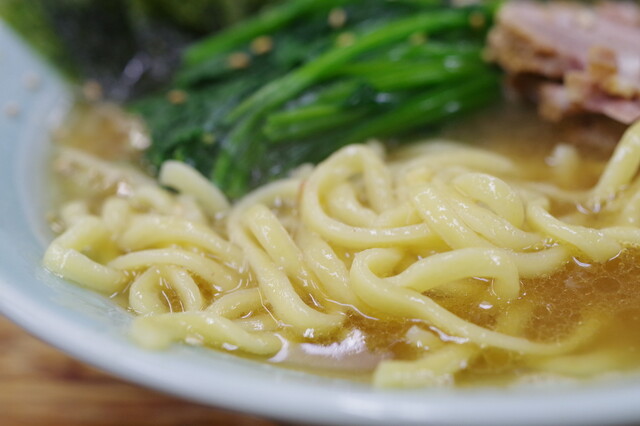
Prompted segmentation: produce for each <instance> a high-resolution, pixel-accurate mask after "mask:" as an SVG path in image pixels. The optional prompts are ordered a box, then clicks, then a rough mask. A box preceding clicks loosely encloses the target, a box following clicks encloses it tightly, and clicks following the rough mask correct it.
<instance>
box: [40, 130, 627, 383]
mask: <svg viewBox="0 0 640 426" xmlns="http://www.w3.org/2000/svg"><path fill="white" fill-rule="evenodd" d="M63 156H66V157H70V158H71V159H70V160H68V161H73V162H74V163H77V164H78V166H77V167H79V168H80V169H82V170H84V169H90V168H91V167H94V165H98V167H97V168H96V169H95V172H97V173H99V174H102V175H104V176H103V179H105V180H109V181H112V180H113V179H114V176H121V179H126V180H127V181H128V182H129V185H130V186H131V190H130V191H128V192H125V193H116V194H114V195H111V196H108V197H106V198H105V199H104V200H103V201H102V202H101V203H100V205H99V207H98V208H93V207H91V208H90V207H89V206H88V205H87V204H86V203H84V202H82V201H74V202H71V203H69V204H67V205H66V206H64V207H63V208H62V209H61V211H60V217H61V219H62V222H63V224H64V226H65V227H66V230H65V231H64V232H63V233H62V234H61V235H60V236H58V237H57V238H56V239H55V240H54V241H53V242H52V243H51V245H50V246H49V248H48V249H47V251H46V253H45V257H44V264H45V266H46V267H47V268H48V269H49V270H51V271H52V272H54V273H56V274H58V275H60V276H62V277H64V278H66V279H69V280H71V281H74V282H77V283H79V284H81V285H83V286H86V287H88V288H91V289H94V290H97V291H100V292H103V293H105V294H113V293H118V292H121V293H122V294H125V295H126V296H127V300H128V303H127V307H128V308H130V309H131V310H132V311H133V312H134V313H135V314H136V315H137V317H136V319H135V321H134V325H133V330H132V336H133V338H134V340H136V341H137V342H139V343H140V344H141V345H143V346H145V347H152V348H161V347H165V346H167V345H168V344H170V343H171V342H174V341H187V342H189V343H192V344H195V343H197V344H206V345H211V346H215V347H218V348H223V349H226V350H238V351H241V352H245V353H249V354H254V355H260V356H267V355H274V354H276V353H278V352H279V351H280V350H282V348H283V342H285V341H298V342H305V341H307V342H308V341H323V342H339V341H340V339H341V336H343V335H344V333H343V332H342V330H343V329H344V327H345V324H346V323H347V322H349V321H353V318H354V316H355V317H358V316H359V317H361V318H374V319H375V320H376V321H383V322H384V321H387V322H392V321H409V323H410V324H411V327H409V328H408V329H406V330H405V331H404V332H403V333H404V338H403V339H404V341H405V344H406V345H408V346H409V347H411V348H412V349H411V350H412V351H413V353H414V354H416V355H415V356H413V357H407V358H406V359H402V358H398V359H392V360H385V361H382V362H379V363H378V367H377V368H376V370H375V372H374V374H373V376H372V377H373V379H372V380H373V383H374V384H375V385H376V386H383V387H388V386H392V387H412V386H429V385H436V384H446V383H453V382H455V380H456V379H455V378H456V375H457V374H460V372H462V371H464V370H466V369H467V368H468V366H469V365H470V364H472V363H474V362H478V361H477V360H478V359H480V355H482V354H485V353H486V354H487V357H489V355H488V354H489V353H490V352H487V351H491V350H493V351H506V352H508V353H513V354H517V356H518V357H521V358H522V359H523V365H526V366H527V368H530V369H532V370H536V371H553V372H556V373H560V374H574V375H579V376H589V375H590V374H592V373H594V372H596V371H599V370H601V369H605V368H613V367H612V366H615V365H616V359H617V358H616V357H618V355H616V354H615V353H613V352H612V351H611V350H608V349H607V350H601V351H599V352H593V353H587V354H581V353H579V352H576V351H579V350H580V349H581V348H585V347H586V346H588V345H589V343H590V342H592V341H594V339H595V338H596V336H597V335H598V334H599V333H601V332H602V330H603V329H604V328H605V327H606V321H605V320H604V319H603V317H602V316H601V315H591V316H590V315H588V313H583V314H584V315H583V317H582V319H581V320H580V321H576V322H575V326H574V327H573V328H572V329H571V330H569V332H568V333H566V334H565V335H564V337H563V338H556V339H555V340H553V341H539V340H536V339H534V338H532V337H531V333H530V332H529V331H527V330H529V329H530V328H531V327H532V324H533V321H534V313H533V311H534V307H533V306H531V305H530V304H527V303H525V302H523V301H522V300H524V299H523V298H522V296H523V284H522V283H523V280H527V279H535V278H538V277H546V276H550V275H552V274H554V273H556V272H557V271H559V270H561V269H562V268H564V267H565V265H567V264H568V263H569V262H571V261H572V258H574V257H577V258H579V259H580V261H581V262H591V263H593V264H597V263H606V262H608V261H609V260H610V259H613V258H615V257H616V256H618V255H619V254H620V253H621V252H623V251H624V250H625V249H626V248H627V247H639V246H640V229H639V228H637V227H636V223H637V220H638V217H639V216H638V204H639V201H638V200H640V196H639V195H638V194H640V191H638V189H639V188H640V182H638V181H636V180H635V179H636V178H635V176H636V174H637V171H638V167H639V165H640V124H635V125H634V126H632V127H631V128H629V130H628V131H627V133H626V134H625V136H624V138H623V139H622V140H621V142H620V144H619V145H618V147H617V149H616V152H615V153H614V155H613V157H612V158H611V160H610V161H609V163H608V165H607V166H606V168H605V169H604V172H603V173H602V175H601V177H600V180H599V181H598V182H597V184H596V185H595V186H594V187H593V188H592V189H590V190H584V189H567V188H566V185H567V183H568V182H571V180H572V177H573V176H574V175H575V174H577V173H579V172H580V162H581V158H580V155H579V153H578V152H577V151H576V150H575V149H573V148H570V147H567V146H559V147H557V148H556V149H555V151H554V152H553V154H552V156H551V157H550V161H549V162H550V164H551V166H550V167H555V168H553V170H554V172H553V173H550V175H551V182H540V181H532V180H531V179H530V178H529V177H528V176H527V175H526V173H525V172H523V171H522V170H520V169H519V168H518V166H517V164H515V163H514V161H512V160H511V159H509V158H507V157H505V156H501V155H499V154H496V153H492V152H487V151H483V150H481V149H479V148H472V147H467V146H463V145H457V144H454V143H450V142H434V143H432V144H425V145H417V146H415V147H411V148H408V149H407V150H405V152H404V153H402V152H400V153H398V155H396V157H395V159H393V158H392V159H387V160H385V158H383V157H384V153H383V152H382V151H381V150H380V149H379V148H377V147H371V146H366V145H354V146H348V147H346V148H343V149H341V150H340V151H338V152H336V153H334V154H333V155H332V156H331V157H330V158H328V159H327V160H326V161H324V162H323V163H322V164H320V165H318V166H317V167H315V168H314V169H312V170H311V172H310V173H308V174H305V175H304V176H299V177H295V178H290V179H287V180H282V181H279V182H274V183H272V184H269V185H267V186H265V187H263V188H261V189H258V190H256V191H254V192H253V193H252V194H250V195H248V196H247V197H245V198H244V199H242V200H240V201H239V202H238V203H236V204H235V205H233V206H231V205H229V203H228V201H227V200H226V198H225V197H224V196H223V195H222V194H221V193H220V191H219V190H217V189H216V188H214V187H212V186H211V185H210V184H209V183H208V182H207V181H206V180H205V179H204V178H203V177H202V176H200V175H198V174H197V173H196V172H195V171H194V170H193V169H191V168H189V167H188V166H186V165H184V164H181V163H176V162H168V163H166V164H165V165H164V166H163V168H162V170H161V172H160V182H159V184H151V183H150V182H149V181H148V180H146V179H143V178H140V177H138V176H137V175H136V174H135V173H132V172H129V171H126V172H125V171H123V170H124V169H122V170H121V169H113V170H111V169H110V167H111V166H109V165H108V164H107V163H104V162H100V160H97V159H92V158H89V156H87V155H86V154H79V153H76V152H64V153H63ZM160 184H163V185H166V186H169V187H171V188H172V189H174V190H176V191H177V193H172V192H169V191H167V190H165V189H163V188H162V187H161V186H160ZM557 205H572V206H575V205H579V206H583V207H584V206H586V207H588V208H590V209H592V211H593V213H592V214H593V215H596V214H599V215H600V216H597V218H596V219H594V220H593V221H591V222H590V223H589V224H588V225H587V224H586V223H587V222H586V221H584V223H585V224H577V223H572V222H569V221H567V220H565V217H566V218H571V217H577V216H575V215H574V216H571V213H569V214H567V215H566V216H560V215H558V214H556V213H555V212H554V208H555V207H554V206H557ZM603 215H604V216H603ZM602 218H604V219H602ZM605 219H606V221H605ZM598 220H600V221H601V223H603V224H605V225H604V226H598V225H597V223H598ZM594 224H595V225H596V226H594ZM478 297H479V298H482V300H485V301H486V303H487V304H490V305H491V306H493V305H496V306H500V310H499V312H500V313H499V314H495V313H494V314H490V313H487V314H486V315H487V316H488V317H489V318H490V319H488V320H486V321H484V322H483V323H482V324H480V323H476V322H474V321H472V320H471V319H469V318H465V317H463V316H461V315H459V314H456V313H455V312H454V311H452V310H451V309H449V308H448V307H447V306H445V305H446V303H453V302H451V300H476V298H478ZM447 301H449V302H447ZM445 302H446V303H445ZM452 306H453V305H452ZM496 312H497V311H496ZM194 342H195V343H194ZM593 360H596V361H597V362H596V361H593Z"/></svg>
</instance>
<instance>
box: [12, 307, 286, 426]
mask: <svg viewBox="0 0 640 426" xmlns="http://www.w3.org/2000/svg"><path fill="white" fill-rule="evenodd" d="M205 424H207V425H208V424H212V425H241V426H242V425H244V426H277V425H279V424H280V423H276V422H273V421H270V420H265V419H260V418H256V417H252V416H247V415H245V414H238V413H231V412H228V411H224V410H218V409H211V408H208V407H203V406H200V405H196V404H192V403H189V402H185V401H181V400H179V399H176V398H173V397H169V396H166V395H162V394H160V393H158V392H154V391H150V390H147V389H143V388H140V387H138V386H135V385H131V384H128V383H126V382H123V381H121V380H119V379H116V378H113V377H111V376H109V375H108V374H106V373H102V372H100V371H98V370H96V369H94V368H92V367H89V366H87V365H85V364H83V363H81V362H78V361H75V360H73V359H72V358H70V357H68V356H67V355H65V354H63V353H62V352H60V351H58V350H57V349H54V348H52V347H50V346H48V345H46V344H45V343H42V342H40V341H39V340H37V339H35V338H33V337H31V336H30V335H28V334H27V333H26V332H24V331H22V330H21V329H20V328H18V327H17V326H15V325H14V324H12V323H11V322H9V321H8V320H7V319H5V318H2V317H0V425H3V426H13V425H20V426H22V425H25V426H27V425H38V426H40V425H65V426H75V425H83V426H84V425H118V426H120V425H154V426H156V425H161V426H163V425H205Z"/></svg>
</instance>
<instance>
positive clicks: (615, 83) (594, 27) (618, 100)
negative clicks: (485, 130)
mask: <svg viewBox="0 0 640 426" xmlns="http://www.w3.org/2000/svg"><path fill="white" fill-rule="evenodd" d="M639 23H640V6H638V5H637V4H635V3H631V2H610V3H603V4H601V5H599V6H597V7H591V6H588V5H585V4H581V3H566V2H549V3H538V2H532V1H513V2H509V3H507V4H505V5H504V6H503V8H502V9H501V11H500V13H499V15H498V19H497V25H496V27H495V28H494V29H493V30H492V32H491V33H490V35H489V57H490V58H491V59H493V60H494V61H495V62H497V63H499V64H500V65H501V66H502V67H503V68H504V69H505V70H506V71H507V73H508V74H510V75H512V76H513V75H518V74H523V73H526V74H538V75H540V76H542V77H545V78H548V79H551V80H557V81H560V82H561V83H563V85H564V86H562V85H557V84H538V85H536V90H538V93H537V95H536V97H537V98H538V99H539V101H540V102H541V106H540V111H541V113H543V115H544V116H545V117H547V118H550V119H551V118H553V119H559V118H561V117H564V116H566V115H570V114H574V113H577V112H579V111H580V109H582V110H584V111H589V112H599V113H602V114H605V115H607V116H609V117H611V118H613V119H615V120H618V121H622V122H625V123H630V122H632V121H633V120H636V119H638V115H637V108H638V99H640V24H639ZM563 87H564V89H563ZM529 91H530V90H529ZM629 120H631V121H629Z"/></svg>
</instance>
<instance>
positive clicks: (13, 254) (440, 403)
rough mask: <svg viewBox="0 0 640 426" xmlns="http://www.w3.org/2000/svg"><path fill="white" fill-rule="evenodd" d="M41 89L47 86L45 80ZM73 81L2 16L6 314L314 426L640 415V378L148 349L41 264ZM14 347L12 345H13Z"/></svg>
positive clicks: (150, 375)
mask: <svg viewBox="0 0 640 426" xmlns="http://www.w3.org/2000/svg"><path fill="white" fill-rule="evenodd" d="M34 86H35V87H34ZM69 93H70V92H69V89H68V87H66V85H65V84H64V83H63V82H61V81H60V80H59V79H58V78H57V77H56V75H55V73H53V72H52V71H51V70H50V69H48V68H47V67H45V66H44V65H43V64H42V63H40V62H39V61H38V60H37V59H36V58H35V57H34V56H33V55H32V54H31V53H30V52H29V50H28V49H27V48H26V47H25V46H24V44H22V43H21V42H19V41H18V40H17V38H16V37H15V36H14V35H13V34H12V33H11V32H10V31H9V30H7V29H6V28H5V27H3V26H2V23H1V22H0V108H2V110H1V111H0V312H2V313H3V314H4V315H6V316H7V317H9V318H10V319H12V320H13V321H15V322H16V323H17V324H19V325H21V326H22V327H24V328H25V329H27V330H28V331H30V332H31V333H33V334H34V335H36V336H38V337H40V338H41V339H43V340H45V341H47V342H49V343H51V344H53V345H55V346H57V347H59V348H60V349H62V350H64V351H66V352H68V353H70V354H71V355H73V356H75V357H77V358H78V359H81V360H83V361H86V362H88V363H90V364H93V365H95V366H97V367H99V368H102V369H104V370H107V371H109V372H111V373H113V374H115V375H117V376H120V377H122V378H124V379H127V380H130V381H132V382H136V383H139V384H142V385H145V386H149V387H152V388H156V389H159V390H162V391H166V392H168V393H172V394H175V395H179V396H181V397H184V398H186V399H190V400H193V401H198V402H201V403H205V404H209V405H212V406H218V407H224V408H228V409H233V410H238V411H245V412H249V413H253V414H257V415H263V416H269V417H273V418H278V419H283V420H290V421H302V422H305V423H339V424H363V423H366V424H397V425H399V424H404V425H409V424H430V425H431V424H468V425H512V424H548V425H559V424H565V425H566V424H594V425H595V424H605V423H606V424H610V423H621V422H627V423H632V422H637V421H640V379H639V378H638V377H637V376H636V377H629V378H628V379H615V380H613V379H612V380H608V381H598V382H594V383H589V384H583V385H580V386H576V385H567V384H564V385H560V384H554V385H538V386H535V387H521V388H518V389H509V390H507V389H495V388H494V389H473V390H458V389H456V390H450V389H424V390H410V391H380V390H374V389H371V388H369V387H367V386H364V385H361V384H356V383H350V382H347V381H343V380H335V379H328V378H322V377H316V376H313V375H310V374H304V373H300V372H294V371H288V370H283V369H279V368H276V367H273V366H270V365H265V364H261V363H258V362H252V361H248V360H244V359H239V358H235V357H233V356H231V355H228V354H225V353H219V352H215V351H211V350H206V349H201V348H192V347H186V346H176V347H174V348H172V349H171V350H168V351H164V352H148V351H145V350H142V349H140V348H138V347H136V346H135V345H133V344H132V343H131V342H130V341H129V340H128V339H127V328H128V326H129V323H130V321H131V318H130V316H129V315H128V314H127V313H126V312H124V311H123V310H122V309H120V308H118V307H117V306H115V305H113V304H112V303H110V302H109V301H108V300H106V299H104V298H102V297H101V296H99V295H96V294H94V293H91V292H90V291H87V290H84V289H81V288H78V287H76V286H74V285H73V284H70V283H67V282H64V281H63V280H61V279H59V278H57V277H55V276H53V275H51V274H49V273H48V272H47V271H45V270H44V269H43V268H42V266H41V258H42V254H43V251H44V247H45V246H46V244H47V241H48V240H49V239H50V238H51V235H50V232H49V231H48V228H47V225H46V222H45V220H44V215H45V212H46V208H47V203H48V200H49V198H50V187H49V186H48V165H47V161H48V158H49V154H50V147H49V141H48V133H49V131H50V129H51V128H52V126H54V125H55V123H56V122H59V120H60V119H61V117H62V116H63V115H64V112H65V111H66V109H67V108H68V106H69V104H70V99H71V95H70V94H69ZM9 350H10V349H9Z"/></svg>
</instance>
